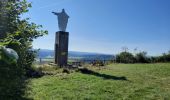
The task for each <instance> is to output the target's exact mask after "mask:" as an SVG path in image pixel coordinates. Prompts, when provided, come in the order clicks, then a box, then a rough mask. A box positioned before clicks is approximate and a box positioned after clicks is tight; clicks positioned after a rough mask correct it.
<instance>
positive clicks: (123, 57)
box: [116, 52, 135, 63]
mask: <svg viewBox="0 0 170 100" xmlns="http://www.w3.org/2000/svg"><path fill="white" fill-rule="evenodd" d="M116 62H118V63H134V62H135V58H134V56H133V54H132V53H130V52H121V53H120V54H118V55H116Z"/></svg>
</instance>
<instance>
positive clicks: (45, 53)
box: [37, 49, 114, 60]
mask: <svg viewBox="0 0 170 100" xmlns="http://www.w3.org/2000/svg"><path fill="white" fill-rule="evenodd" d="M37 57H38V58H53V57H54V50H48V49H40V50H39V52H38V56H37ZM68 57H69V58H82V59H106V60H107V59H113V58H114V56H113V55H109V54H102V53H91V52H79V51H69V52H68Z"/></svg>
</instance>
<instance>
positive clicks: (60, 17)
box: [52, 9, 69, 32]
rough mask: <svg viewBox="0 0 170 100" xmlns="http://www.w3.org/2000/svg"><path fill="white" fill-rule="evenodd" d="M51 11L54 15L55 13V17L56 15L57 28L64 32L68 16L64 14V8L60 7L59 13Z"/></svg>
mask: <svg viewBox="0 0 170 100" xmlns="http://www.w3.org/2000/svg"><path fill="white" fill-rule="evenodd" d="M52 13H53V14H54V15H57V17H58V27H59V30H60V31H63V32H65V31H66V27H67V23H68V18H69V16H68V15H67V14H66V12H65V10H64V9H62V12H61V13H57V12H52Z"/></svg>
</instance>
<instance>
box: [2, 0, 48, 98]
mask: <svg viewBox="0 0 170 100" xmlns="http://www.w3.org/2000/svg"><path fill="white" fill-rule="evenodd" d="M3 1H6V3H5V5H4V6H3V10H4V12H5V16H3V20H2V19H0V21H1V22H2V21H3V22H4V23H5V24H1V26H3V27H0V28H1V29H0V30H3V31H0V34H1V33H2V34H5V35H4V36H3V38H1V39H0V46H5V47H7V48H11V49H12V50H15V51H16V52H17V54H18V56H19V58H18V61H17V63H6V62H4V61H3V60H1V59H3V58H2V57H7V56H5V55H4V53H3V52H2V51H1V50H0V78H1V82H0V87H1V88H0V99H2V98H3V100H6V99H15V98H16V97H17V98H16V100H21V98H20V96H19V95H20V94H21V93H18V92H21V90H22V89H21V87H22V84H23V79H24V78H23V77H24V75H25V74H26V73H27V71H29V70H30V69H31V65H32V63H33V61H34V59H35V56H36V51H34V50H33V48H32V42H33V40H34V39H36V38H38V37H40V36H43V35H45V34H47V33H48V32H47V31H43V30H41V27H42V26H41V25H36V24H35V23H30V22H29V18H26V19H21V17H20V16H21V15H22V14H24V13H26V12H28V8H30V7H31V4H30V3H28V2H27V1H26V0H1V1H0V4H1V5H2V4H3V3H2V2H3ZM1 10H2V9H1ZM0 15H2V13H1V12H0ZM0 18H1V16H0ZM4 25H6V26H4ZM3 55H4V56H3ZM7 61H8V60H7ZM1 97H2V98H1ZM13 97H15V98H13Z"/></svg>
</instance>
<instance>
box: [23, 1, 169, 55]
mask: <svg viewBox="0 0 170 100" xmlns="http://www.w3.org/2000/svg"><path fill="white" fill-rule="evenodd" d="M28 1H29V2H32V6H33V7H32V8H31V9H30V11H29V12H28V13H27V14H25V15H24V17H30V18H31V20H30V21H31V22H35V23H36V24H41V25H43V29H46V30H48V31H49V34H48V35H47V36H44V37H42V38H39V39H37V40H35V41H34V42H33V47H34V48H41V49H53V48H54V40H55V32H56V31H58V26H57V16H54V15H53V14H52V13H51V12H52V11H55V12H60V11H61V10H62V9H63V8H65V10H66V12H67V13H68V15H69V16H70V19H69V23H68V27H67V31H68V32H69V33H70V37H69V51H82V52H98V53H106V54H117V53H119V52H121V48H122V47H124V46H126V47H128V48H129V51H131V52H133V50H134V48H138V50H141V51H147V52H148V54H149V55H160V54H162V53H163V52H167V51H168V50H170V39H169V38H170V6H169V5H170V0H28Z"/></svg>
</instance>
